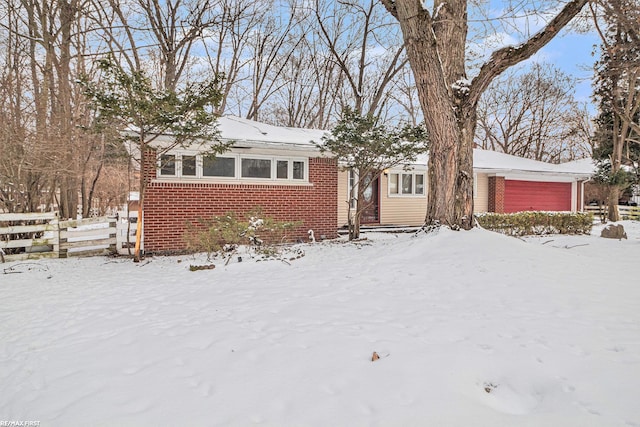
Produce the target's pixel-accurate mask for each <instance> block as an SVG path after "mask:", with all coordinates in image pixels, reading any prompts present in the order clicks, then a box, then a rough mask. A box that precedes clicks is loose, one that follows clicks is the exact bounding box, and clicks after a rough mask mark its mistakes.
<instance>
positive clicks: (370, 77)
mask: <svg viewBox="0 0 640 427" xmlns="http://www.w3.org/2000/svg"><path fill="white" fill-rule="evenodd" d="M314 12H315V17H316V25H317V28H318V30H317V31H318V33H319V34H320V36H321V39H322V40H323V42H324V44H325V46H326V48H327V49H328V51H329V54H330V55H331V56H332V58H333V61H335V63H336V64H337V65H338V66H339V67H340V69H341V71H342V76H343V78H344V79H345V84H344V86H343V87H344V90H345V91H346V92H345V94H344V97H343V105H342V107H346V106H350V105H352V106H353V108H354V109H355V110H356V112H358V113H361V114H372V115H378V114H379V112H380V109H381V107H382V105H383V104H384V102H385V101H386V100H387V98H388V97H389V90H388V88H389V86H390V84H391V83H392V82H393V80H394V78H395V77H396V75H397V74H398V73H399V72H400V71H401V70H402V69H403V68H404V67H405V65H406V64H407V62H408V60H407V58H406V56H405V54H404V45H403V42H402V39H401V38H400V35H399V34H398V33H397V29H396V28H395V27H394V26H393V25H391V24H392V22H390V21H389V20H388V17H387V16H385V15H384V14H383V13H382V12H383V11H382V10H381V9H380V8H379V6H378V4H377V1H375V0H352V1H338V2H332V1H322V0H316V2H315V9H314Z"/></svg>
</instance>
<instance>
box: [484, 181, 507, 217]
mask: <svg viewBox="0 0 640 427" xmlns="http://www.w3.org/2000/svg"><path fill="white" fill-rule="evenodd" d="M487 210H488V211H489V212H495V213H504V177H503V176H490V177H489V203H488V209H487Z"/></svg>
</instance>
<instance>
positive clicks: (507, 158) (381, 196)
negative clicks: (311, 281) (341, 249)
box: [338, 149, 592, 227]
mask: <svg viewBox="0 0 640 427" xmlns="http://www.w3.org/2000/svg"><path fill="white" fill-rule="evenodd" d="M427 160H428V159H427V157H426V156H423V157H421V158H419V159H418V160H417V161H416V162H415V163H414V164H411V165H409V170H405V168H403V167H402V166H399V167H397V168H393V169H390V170H386V171H384V173H383V174H382V175H381V176H380V178H379V179H378V180H376V181H374V182H373V183H372V184H371V186H370V188H368V189H367V191H366V192H365V197H367V198H368V200H367V201H370V202H371V204H370V205H369V207H368V208H367V209H366V210H365V212H364V213H363V216H362V220H363V221H362V222H363V224H371V225H381V226H420V225H422V224H423V223H424V217H425V213H426V210H427V189H428V186H427ZM473 165H474V167H473V170H474V188H473V194H474V212H476V213H481V212H498V213H510V212H519V211H539V210H542V211H571V212H575V211H581V210H582V206H583V205H584V200H583V199H584V183H585V182H586V181H587V180H588V179H589V178H590V177H591V175H592V173H591V172H590V171H589V170H588V169H587V168H585V167H584V165H583V164H582V163H567V164H564V165H563V164H560V165H556V164H551V163H545V162H539V161H536V160H531V159H525V158H522V157H517V156H512V155H509V154H504V153H499V152H495V151H487V150H481V149H474V150H473ZM352 182H353V179H350V175H349V173H348V172H347V171H341V172H340V174H339V176H338V225H339V226H340V227H343V226H345V225H346V224H347V218H348V214H349V212H350V211H349V206H348V203H347V200H348V199H349V196H348V195H349V190H350V185H351V183H352Z"/></svg>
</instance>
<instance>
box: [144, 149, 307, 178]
mask: <svg viewBox="0 0 640 427" xmlns="http://www.w3.org/2000/svg"><path fill="white" fill-rule="evenodd" d="M162 155H163V156H175V174H174V175H163V174H162V167H161V166H162V165H161V163H162V160H161V158H159V159H158V161H157V169H156V177H157V178H158V179H163V180H175V179H179V180H182V181H186V180H198V181H206V182H215V181H218V182H227V183H229V182H238V183H249V182H251V183H256V182H258V183H279V184H298V185H299V184H309V158H308V157H292V156H268V155H261V154H237V153H224V154H221V155H219V156H218V157H224V158H233V159H234V162H235V168H234V176H233V177H230V176H205V175H204V171H203V166H204V160H203V158H204V155H203V154H199V153H195V152H190V151H179V152H168V153H163V154H162ZM182 156H196V174H195V175H185V176H183V175H182ZM243 159H259V160H269V161H271V177H270V178H255V177H242V176H241V174H242V160H243ZM278 160H281V161H287V178H277V162H278ZM293 162H302V164H303V174H304V178H303V179H294V178H293Z"/></svg>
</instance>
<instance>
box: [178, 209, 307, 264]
mask: <svg viewBox="0 0 640 427" xmlns="http://www.w3.org/2000/svg"><path fill="white" fill-rule="evenodd" d="M300 225H302V222H300V221H297V222H287V221H276V220H274V219H273V218H269V217H264V216H263V215H262V210H261V209H260V208H256V209H254V210H252V211H251V212H249V213H248V214H247V215H246V217H245V218H242V219H240V218H238V216H237V215H236V213H235V212H229V213H227V214H225V215H220V216H214V217H213V218H212V219H199V220H198V221H197V223H195V224H194V223H188V224H187V231H186V232H185V234H184V240H185V243H186V244H187V249H188V250H189V251H192V252H206V254H207V259H211V258H212V257H215V256H217V255H223V254H227V255H228V256H231V255H233V254H235V253H236V252H237V250H238V247H239V246H242V245H247V246H249V247H251V248H252V250H251V251H250V252H251V253H250V255H253V254H259V255H261V256H262V257H264V258H268V257H274V256H277V255H278V254H279V253H280V250H279V249H278V247H277V245H278V244H280V243H284V242H286V241H287V233H288V232H289V231H291V230H293V229H295V228H297V227H299V226H300Z"/></svg>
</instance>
